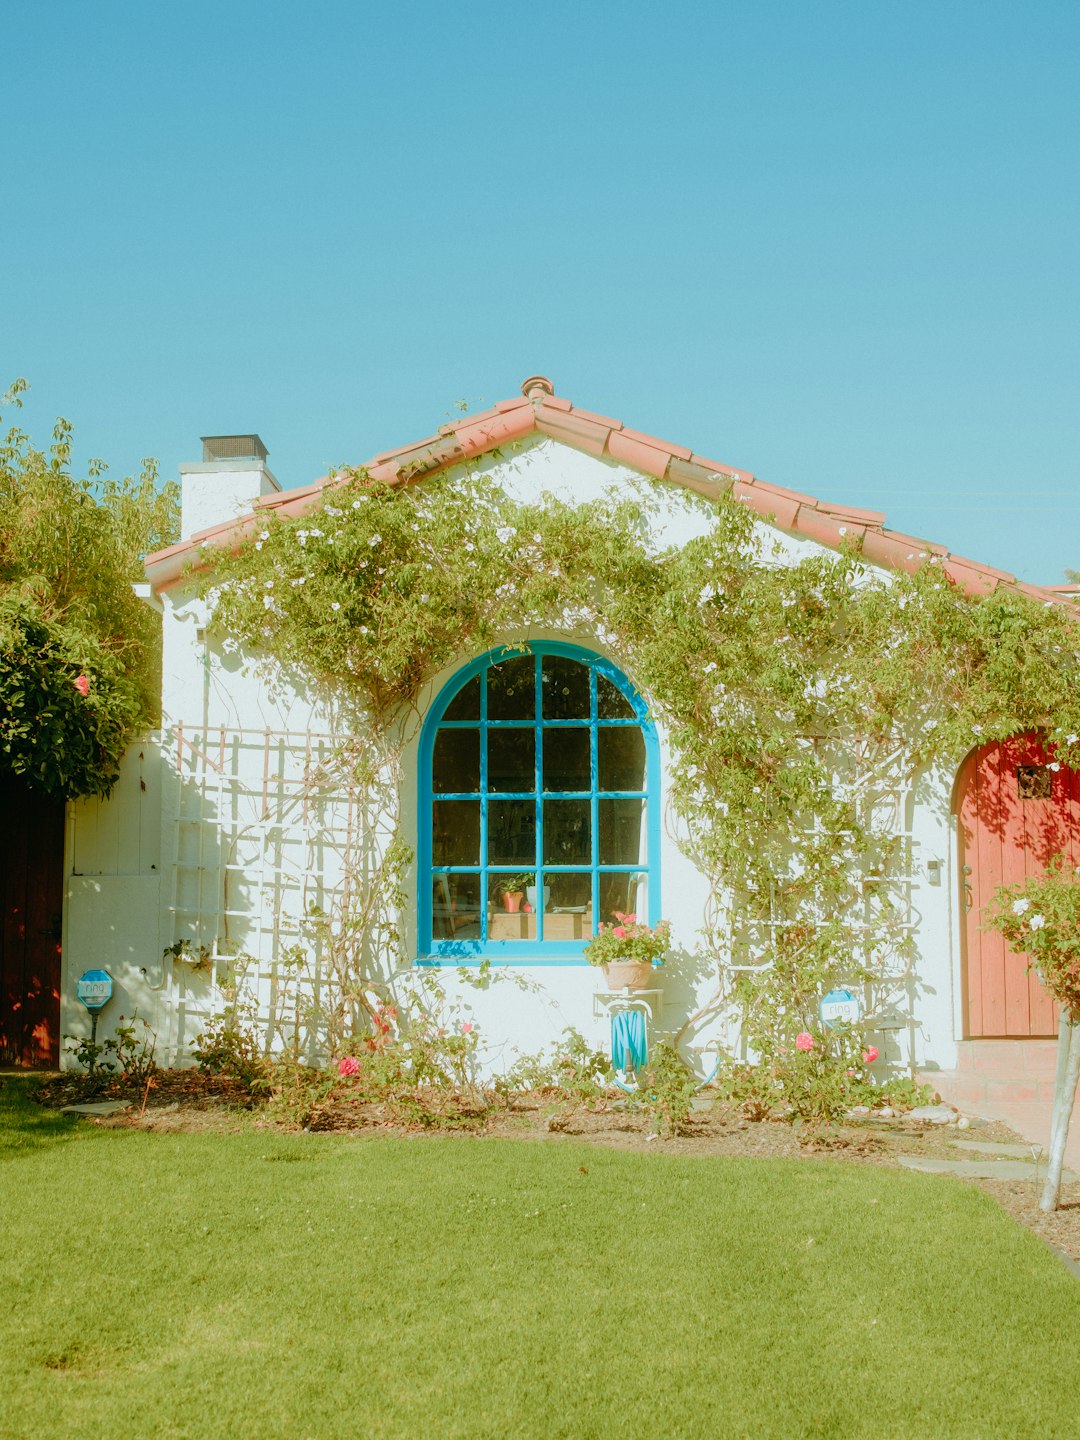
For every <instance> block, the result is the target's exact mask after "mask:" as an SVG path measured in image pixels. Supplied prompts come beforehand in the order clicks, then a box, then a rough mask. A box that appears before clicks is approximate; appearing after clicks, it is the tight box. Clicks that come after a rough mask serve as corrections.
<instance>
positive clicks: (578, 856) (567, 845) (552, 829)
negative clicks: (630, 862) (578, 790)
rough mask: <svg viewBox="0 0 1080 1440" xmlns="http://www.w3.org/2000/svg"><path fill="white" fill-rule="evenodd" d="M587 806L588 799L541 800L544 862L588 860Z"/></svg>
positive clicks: (590, 853) (590, 831) (556, 862)
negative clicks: (542, 807)
mask: <svg viewBox="0 0 1080 1440" xmlns="http://www.w3.org/2000/svg"><path fill="white" fill-rule="evenodd" d="M590 809H591V806H590V802H589V801H588V800H545V801H544V864H545V865H576V864H578V863H579V862H584V864H586V865H589V864H591V863H592V825H591V823H590V819H591V817H590V814H589V811H590ZM634 859H635V860H636V859H637V856H635V857H634ZM613 863H614V862H613Z"/></svg>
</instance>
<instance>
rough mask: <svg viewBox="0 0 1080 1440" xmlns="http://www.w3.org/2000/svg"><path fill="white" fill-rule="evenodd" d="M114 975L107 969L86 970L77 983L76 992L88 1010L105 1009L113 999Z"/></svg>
mask: <svg viewBox="0 0 1080 1440" xmlns="http://www.w3.org/2000/svg"><path fill="white" fill-rule="evenodd" d="M112 992H113V983H112V976H111V975H110V974H109V972H108V971H107V970H84V971H83V973H82V974H81V975H80V976H79V978H78V980H77V981H76V983H75V994H76V995H77V996H78V998H79V999H80V1000H81V1001H82V1003H83V1004H84V1005H85V1006H86V1008H87V1010H91V1011H93V1010H104V1008H105V1006H106V1005H107V1004H108V1003H109V1001H110V1000H111V999H112Z"/></svg>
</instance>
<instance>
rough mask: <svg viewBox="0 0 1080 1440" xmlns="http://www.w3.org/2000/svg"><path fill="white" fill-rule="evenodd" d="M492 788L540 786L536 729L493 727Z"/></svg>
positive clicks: (489, 738)
mask: <svg viewBox="0 0 1080 1440" xmlns="http://www.w3.org/2000/svg"><path fill="white" fill-rule="evenodd" d="M487 741H488V778H487V788H488V789H489V790H494V791H499V790H504V791H505V790H535V789H536V731H535V730H489V731H488V732H487Z"/></svg>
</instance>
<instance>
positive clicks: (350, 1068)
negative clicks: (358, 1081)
mask: <svg viewBox="0 0 1080 1440" xmlns="http://www.w3.org/2000/svg"><path fill="white" fill-rule="evenodd" d="M337 1069H338V1074H339V1075H359V1074H360V1061H359V1060H357V1058H356V1056H355V1055H346V1056H345V1058H344V1059H343V1060H339V1061H338V1067H337Z"/></svg>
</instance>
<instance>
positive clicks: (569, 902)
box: [418, 641, 660, 965]
mask: <svg viewBox="0 0 1080 1440" xmlns="http://www.w3.org/2000/svg"><path fill="white" fill-rule="evenodd" d="M419 779H420V784H419V796H420V826H419V845H418V856H419V896H418V914H419V936H418V940H419V962H418V963H420V964H429V965H439V964H453V965H461V964H463V963H468V961H470V960H474V961H476V962H479V961H480V960H482V959H484V958H485V957H488V958H498V960H499V961H500V962H501V963H503V964H507V963H508V964H513V963H515V962H517V963H521V964H530V965H535V964H575V963H584V962H583V961H582V960H581V954H582V951H583V950H584V948H585V945H586V944H587V943H588V940H589V938H590V936H592V935H594V934H595V933H596V930H597V926H598V925H599V924H600V923H602V922H605V921H611V920H614V919H615V914H616V912H617V911H622V912H633V913H635V914H638V915H641V916H642V917H643V918H646V917H647V918H648V921H649V923H650V924H656V923H657V921H658V920H659V918H660V813H659V745H658V742H657V738H656V730H655V727H654V726H653V724H652V722H651V721H650V719H649V716H648V711H647V707H646V705H645V702H644V701H643V700H642V698H641V696H640V695H638V693H637V692H636V691H635V690H634V688H633V686H632V685H631V684H630V682H629V681H628V680H627V678H626V676H625V675H623V674H622V672H621V671H619V670H618V669H617V668H616V667H615V666H614V665H612V664H611V663H610V662H609V661H607V660H604V659H602V658H601V657H600V656H599V655H595V654H593V653H592V652H591V651H588V650H583V649H581V648H580V647H579V646H576V645H567V644H561V643H557V642H554V641H552V642H548V641H543V642H536V643H534V644H532V645H530V646H529V648H528V650H527V651H525V652H522V651H520V650H506V649H502V650H493V651H491V652H489V653H488V654H487V655H483V656H481V657H480V659H478V660H475V661H473V662H472V664H470V665H467V666H466V667H465V668H464V669H463V670H461V671H459V672H458V674H457V675H455V676H454V678H453V679H452V680H451V681H450V682H449V683H448V684H447V685H445V686H444V687H443V689H442V690H441V691H440V693H439V695H438V697H437V698H436V700H435V703H434V704H433V705H432V707H431V710H430V711H429V713H428V716H427V719H426V720H425V723H424V729H423V733H422V735H421V741H420V777H419ZM515 897H516V898H515Z"/></svg>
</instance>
